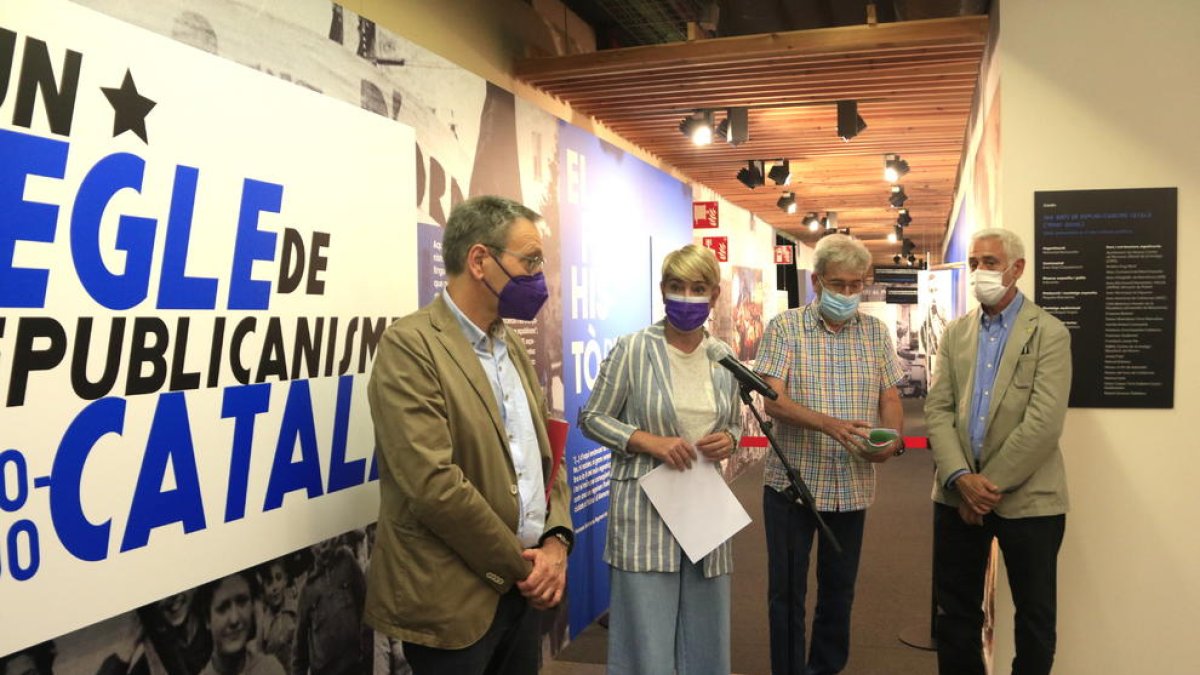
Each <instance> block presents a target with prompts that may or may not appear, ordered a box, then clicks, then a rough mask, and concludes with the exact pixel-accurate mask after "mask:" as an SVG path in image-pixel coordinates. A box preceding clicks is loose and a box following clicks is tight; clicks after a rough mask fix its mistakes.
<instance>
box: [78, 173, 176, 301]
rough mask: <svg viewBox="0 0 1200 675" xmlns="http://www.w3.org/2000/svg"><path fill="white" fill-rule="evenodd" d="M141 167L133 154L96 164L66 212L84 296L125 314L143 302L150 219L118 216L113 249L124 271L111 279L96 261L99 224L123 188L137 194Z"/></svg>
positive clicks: (148, 262) (150, 250) (147, 276)
mask: <svg viewBox="0 0 1200 675" xmlns="http://www.w3.org/2000/svg"><path fill="white" fill-rule="evenodd" d="M145 170H146V162H145V160H143V159H142V158H140V157H138V156H137V155H131V154H129V153H124V152H121V153H116V154H112V155H109V156H107V157H105V158H104V159H101V160H100V161H99V162H96V165H95V166H93V167H92V169H91V170H90V171H88V173H87V175H86V176H85V177H84V179H83V183H82V184H80V186H79V194H78V195H76V197H75V208H74V209H73V210H72V211H71V257H72V258H73V259H74V261H75V271H76V273H77V274H78V275H79V280H80V281H81V282H83V288H84V290H86V291H87V293H88V295H90V296H92V298H93V299H94V300H95V301H96V302H98V303H100V304H101V305H103V306H104V307H107V308H108V309H117V310H119V309H129V308H130V307H133V306H135V305H137V304H138V303H140V302H141V301H143V300H145V299H146V293H147V291H148V289H149V286H150V265H151V260H150V258H151V256H153V255H154V228H155V227H156V226H157V223H156V222H155V221H154V220H153V219H152V218H141V217H138V216H128V215H122V216H121V218H120V220H119V221H118V224H117V248H118V249H121V250H123V251H125V252H126V254H127V255H126V256H125V271H124V272H123V273H121V274H114V273H113V272H112V271H110V270H109V269H108V268H107V267H105V265H104V260H103V259H102V258H101V257H100V222H101V219H102V218H103V216H104V211H105V210H106V209H107V208H108V203H109V202H110V201H111V200H112V198H113V197H114V196H116V194H117V193H118V192H120V191H121V190H124V189H126V188H129V189H133V190H134V191H137V192H141V189H142V175H143V173H144V172H145Z"/></svg>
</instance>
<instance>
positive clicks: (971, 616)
mask: <svg viewBox="0 0 1200 675" xmlns="http://www.w3.org/2000/svg"><path fill="white" fill-rule="evenodd" d="M1024 257H1025V256H1024V251H1023V246H1022V244H1021V241H1020V239H1018V238H1017V237H1016V235H1014V234H1012V233H1011V232H1009V231H1007V230H1002V229H999V228H991V229H986V230H980V231H979V232H976V233H975V235H974V236H973V238H972V242H971V249H970V253H969V259H968V264H969V266H970V268H971V270H972V272H971V274H972V280H971V282H972V283H971V285H972V287H973V289H974V291H975V296H976V299H978V300H979V301H980V308H979V309H976V310H975V311H972V312H969V313H968V314H967V315H966V316H963V317H961V318H958V319H956V320H954V321H952V322H951V323H950V324H949V325H948V326H947V327H946V330H945V332H944V333H943V335H942V338H941V348H940V350H939V354H938V362H937V367H936V372H935V373H934V377H935V379H934V383H933V387H932V388H931V390H930V392H929V396H928V398H927V399H926V403H925V419H926V423H927V424H928V427H929V437H930V442H931V444H932V446H933V456H934V461H935V462H936V465H937V472H936V478H935V481H934V487H933V499H934V501H935V502H937V504H936V505H935V512H934V516H935V519H934V522H935V524H934V569H935V572H934V578H935V579H936V589H935V590H936V593H937V600H938V618H937V628H938V665H939V672H941V673H943V674H950V673H953V674H954V675H971V674H973V673H978V674H980V675H982V674H983V673H984V672H985V671H984V661H983V655H982V641H981V637H980V629H981V627H982V624H983V610H982V602H983V586H984V574H985V570H986V566H987V560H988V556H989V553H990V549H991V542H992V539H993V538H996V539H997V540H998V541H999V543H1000V548H1001V551H1002V552H1003V554H1004V561H1005V565H1006V567H1007V570H1008V581H1009V585H1010V587H1011V589H1012V593H1013V599H1014V602H1015V604H1016V612H1017V614H1016V622H1015V625H1016V658H1015V659H1014V661H1013V669H1012V672H1013V673H1014V675H1025V674H1029V673H1049V672H1050V668H1051V666H1052V665H1053V663H1054V649H1055V615H1056V607H1057V599H1056V592H1057V591H1056V578H1057V558H1058V550H1059V546H1060V545H1061V543H1062V537H1063V532H1064V530H1065V526H1066V515H1065V514H1066V512H1067V506H1068V504H1067V485H1066V474H1065V472H1064V469H1063V457H1062V452H1061V451H1060V449H1059V443H1058V441H1059V436H1060V435H1061V433H1062V428H1063V420H1064V418H1065V416H1066V412H1067V401H1068V397H1069V394H1070V387H1071V345H1070V334H1069V333H1068V332H1067V329H1066V327H1065V326H1063V324H1062V322H1061V321H1059V320H1058V319H1056V318H1055V317H1053V316H1051V315H1050V314H1049V313H1047V312H1046V311H1045V310H1043V309H1042V308H1040V307H1038V306H1037V305H1035V304H1033V302H1032V301H1030V300H1029V299H1026V298H1024V296H1023V295H1022V294H1021V293H1020V292H1019V291H1018V290H1017V288H1016V280H1017V279H1018V278H1020V276H1021V273H1022V272H1023V271H1024V268H1025V260H1024Z"/></svg>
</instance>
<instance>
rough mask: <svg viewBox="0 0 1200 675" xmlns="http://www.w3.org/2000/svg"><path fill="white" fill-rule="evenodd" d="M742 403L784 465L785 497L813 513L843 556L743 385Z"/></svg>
mask: <svg viewBox="0 0 1200 675" xmlns="http://www.w3.org/2000/svg"><path fill="white" fill-rule="evenodd" d="M741 389H742V403H745V404H746V406H747V407H748V408H750V412H751V413H753V414H754V419H756V420H758V425H759V426H760V427H762V430H763V435H764V436H766V437H767V442H768V443H769V444H770V445H771V449H772V450H774V451H775V456H776V457H778V458H779V462H780V463H781V464H783V470H784V473H786V474H787V477H788V483H790V485H789V487H788V489H787V490H785V491H784V493H783V494H784V496H786V497H787V498H788V499H790V500H791V501H792V503H793V504H796V505H798V506H805V507H807V508H808V510H810V511H812V514H813V517H815V518H816V519H817V525H818V526H819V527H820V528H821V533H822V534H824V535H825V540H826V541H828V542H829V545H830V546H832V547H833V550H834V551H837V554H838V555H841V554H842V545H841V544H839V543H838V540H837V537H835V536H833V530H830V529H829V526H828V525H826V524H825V520H824V519H823V518H821V512H820V511H817V505H816V504H815V503H814V502H813V498H812V493H811V492H809V491H808V486H807V485H805V484H804V479H803V478H801V477H800V475H799V474H797V473H796V470H795V469H793V468H792V465H791V464H790V463H789V462H788V461H787V458H786V457H784V456H783V452H782V451H781V450H780V449H779V445H778V444H776V443H775V435H774V434H773V433H771V426H772V423H771V422H767V421H766V420H764V419H763V418H762V415H760V414H759V412H758V408H755V407H754V399H753V398H751V396H750V394H751V392H750V390H749V389H748V388H747V387H746V385H742V388H741Z"/></svg>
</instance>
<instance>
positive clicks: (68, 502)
mask: <svg viewBox="0 0 1200 675" xmlns="http://www.w3.org/2000/svg"><path fill="white" fill-rule="evenodd" d="M124 429H125V399H121V398H102V399H99V400H97V401H93V402H92V403H91V404H89V405H88V406H87V407H86V408H84V409H83V411H82V412H80V413H79V415H77V416H76V417H75V420H74V421H73V422H71V426H69V427H67V433H65V434H63V439H62V443H60V444H59V446H58V452H57V453H55V455H54V468H53V469H52V470H51V473H50V485H51V489H50V518H51V520H52V521H53V522H54V531H55V532H57V533H58V539H59V541H61V542H62V545H63V547H64V548H66V549H67V552H69V553H70V554H71V555H73V556H75V557H76V558H79V559H80V560H87V561H90V562H96V561H100V560H104V559H105V558H107V557H108V536H109V531H110V530H111V529H112V519H111V518H110V519H108V520H105V521H104V522H102V523H100V524H98V525H97V524H94V523H92V522H91V521H89V520H88V519H87V516H86V515H84V513H83V504H82V503H81V500H80V494H79V484H80V482H81V481H82V479H83V465H84V464H85V463H86V462H87V459H88V455H89V454H90V453H91V452H92V448H93V447H94V446H95V445H96V442H97V441H99V440H100V438H101V437H102V436H104V435H105V434H118V435H120V434H121V433H122V432H123V431H124Z"/></svg>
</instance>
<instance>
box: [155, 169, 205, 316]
mask: <svg viewBox="0 0 1200 675" xmlns="http://www.w3.org/2000/svg"><path fill="white" fill-rule="evenodd" d="M199 179H200V170H199V169H196V168H193V167H190V166H183V165H180V166H178V167H176V168H175V187H174V188H173V189H172V190H171V215H170V216H169V217H168V218H167V241H166V246H165V248H164V249H163V266H162V278H161V279H160V280H159V285H158V305H157V306H158V309H214V308H216V306H217V280H216V279H207V278H201V277H189V276H187V275H185V274H184V267H185V266H186V265H187V255H188V244H189V239H190V237H191V234H192V214H193V213H194V212H195V210H196V183H197V182H198V181H199Z"/></svg>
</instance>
